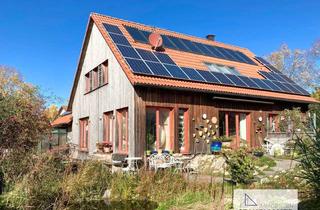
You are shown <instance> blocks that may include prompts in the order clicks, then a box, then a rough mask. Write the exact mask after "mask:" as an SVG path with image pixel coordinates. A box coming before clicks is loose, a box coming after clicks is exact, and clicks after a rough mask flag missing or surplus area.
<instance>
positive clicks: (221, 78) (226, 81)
mask: <svg viewBox="0 0 320 210" xmlns="http://www.w3.org/2000/svg"><path fill="white" fill-rule="evenodd" d="M210 72H211V74H213V76H215V77H216V78H217V79H218V80H219V81H220V82H221V83H222V84H225V85H234V84H233V82H232V81H231V80H230V79H228V77H227V76H226V75H224V74H222V73H219V72H213V71H210Z"/></svg>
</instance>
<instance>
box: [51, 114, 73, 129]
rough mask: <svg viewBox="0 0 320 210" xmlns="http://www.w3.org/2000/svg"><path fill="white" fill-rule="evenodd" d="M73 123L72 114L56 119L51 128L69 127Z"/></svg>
mask: <svg viewBox="0 0 320 210" xmlns="http://www.w3.org/2000/svg"><path fill="white" fill-rule="evenodd" d="M71 122H72V114H71V113H70V114H67V115H63V116H60V117H58V118H57V119H55V120H54V121H53V122H52V123H51V126H52V127H58V126H61V125H68V124H70V123H71Z"/></svg>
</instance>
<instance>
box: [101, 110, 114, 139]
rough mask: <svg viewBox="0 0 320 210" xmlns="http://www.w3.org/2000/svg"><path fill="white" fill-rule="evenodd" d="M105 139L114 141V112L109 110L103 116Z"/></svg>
mask: <svg viewBox="0 0 320 210" xmlns="http://www.w3.org/2000/svg"><path fill="white" fill-rule="evenodd" d="M103 141H104V142H107V143H112V142H113V112H107V113H105V114H104V117H103Z"/></svg>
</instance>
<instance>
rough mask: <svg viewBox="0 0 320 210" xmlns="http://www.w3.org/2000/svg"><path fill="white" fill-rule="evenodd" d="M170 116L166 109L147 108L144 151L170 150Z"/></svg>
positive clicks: (168, 110) (170, 112)
mask: <svg viewBox="0 0 320 210" xmlns="http://www.w3.org/2000/svg"><path fill="white" fill-rule="evenodd" d="M171 115H172V111H171V110H170V109H167V108H153V107H151V108H147V110H146V147H147V148H146V149H147V150H157V149H161V150H170V149H171V133H170V130H171V129H170V126H171V118H172V117H171Z"/></svg>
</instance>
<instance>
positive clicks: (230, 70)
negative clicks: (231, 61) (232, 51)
mask: <svg viewBox="0 0 320 210" xmlns="http://www.w3.org/2000/svg"><path fill="white" fill-rule="evenodd" d="M205 65H206V66H207V67H208V69H209V71H213V72H219V73H224V74H235V75H240V73H239V72H238V71H237V70H236V69H235V68H234V67H231V66H224V65H219V64H214V63H205Z"/></svg>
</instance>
